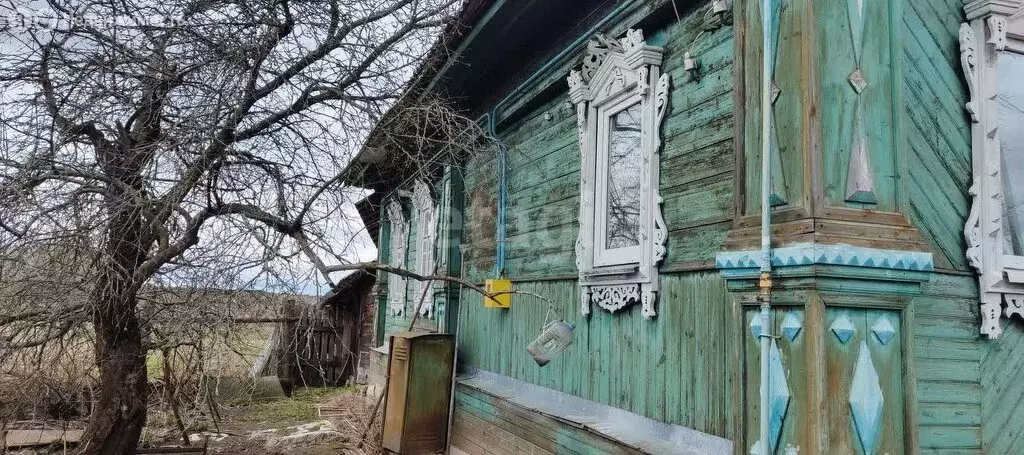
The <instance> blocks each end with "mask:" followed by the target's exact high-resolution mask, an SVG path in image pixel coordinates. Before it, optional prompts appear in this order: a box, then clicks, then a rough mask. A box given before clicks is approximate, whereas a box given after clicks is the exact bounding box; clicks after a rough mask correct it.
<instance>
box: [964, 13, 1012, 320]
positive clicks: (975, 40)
mask: <svg viewBox="0 0 1024 455" xmlns="http://www.w3.org/2000/svg"><path fill="white" fill-rule="evenodd" d="M1020 7H1021V4H1020V2H1010V1H1005V0H1000V1H987V2H986V1H974V2H971V3H970V4H968V5H967V8H966V10H967V14H968V18H970V19H971V22H970V23H965V24H962V25H961V26H960V34H959V41H960V61H961V64H962V67H963V71H964V78H965V79H966V81H967V87H968V90H969V95H970V100H969V101H968V103H967V104H966V106H965V107H966V110H967V113H968V114H969V116H970V119H971V123H972V125H971V130H972V142H971V148H972V155H973V159H972V162H973V166H972V167H973V176H972V185H971V188H970V191H969V194H970V196H971V198H972V203H971V210H970V213H969V215H968V217H967V223H966V225H965V226H964V239H965V240H966V242H967V260H968V263H969V264H970V265H971V266H972V267H974V268H975V269H976V270H977V272H978V285H979V292H980V296H979V297H980V305H981V319H982V320H981V330H980V331H981V333H982V334H983V335H986V336H988V337H990V338H996V337H998V336H999V335H1000V334H1001V333H1002V331H1003V330H1002V327H1001V324H1000V317H1001V315H1003V314H1005V316H1006V317H1007V318H1009V317H1011V316H1013V315H1014V314H1016V315H1018V316H1021V317H1022V318H1024V308H1021V306H1020V305H1019V302H1022V301H1024V256H1015V255H1012V254H1008V253H1007V252H1005V251H1004V241H1005V238H1006V236H1008V235H1010V233H1009V232H1005V231H1006V229H1005V227H1004V219H1003V217H1004V201H1003V200H1004V194H1003V191H1004V188H1003V169H1002V164H1001V163H1002V161H1001V159H1002V157H1001V154H1002V152H1001V148H1000V139H999V112H998V100H997V96H998V95H999V87H998V80H997V68H998V65H999V61H1000V55H1001V54H1003V53H1004V52H1009V50H1007V46H1008V38H1007V32H1008V29H1011V28H1012V27H1010V26H1008V25H1007V24H1008V22H1007V18H1008V16H1010V15H1011V14H1017V13H1019V12H1020ZM1011 32H1012V30H1011ZM1018 46H1019V47H1021V48H1024V41H1020V44H1019V45H1018ZM1004 304H1005V306H1006V307H1005V310H1004V309H1003V306H1004Z"/></svg>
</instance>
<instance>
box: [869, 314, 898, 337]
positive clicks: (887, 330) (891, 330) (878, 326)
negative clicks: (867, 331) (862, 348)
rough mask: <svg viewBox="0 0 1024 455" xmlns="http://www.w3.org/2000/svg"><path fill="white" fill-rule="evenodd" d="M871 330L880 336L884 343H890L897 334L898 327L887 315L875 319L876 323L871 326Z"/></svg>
mask: <svg viewBox="0 0 1024 455" xmlns="http://www.w3.org/2000/svg"><path fill="white" fill-rule="evenodd" d="M871 331H872V332H874V334H875V337H876V338H878V342H879V343H882V344H889V341H890V340H892V337H893V336H894V335H896V328H895V327H893V326H892V322H891V321H889V318H887V317H885V316H882V317H880V318H878V320H877V321H875V325H873V326H871Z"/></svg>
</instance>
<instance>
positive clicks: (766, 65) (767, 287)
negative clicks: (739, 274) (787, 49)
mask: <svg viewBox="0 0 1024 455" xmlns="http://www.w3.org/2000/svg"><path fill="white" fill-rule="evenodd" d="M772 2H773V0H763V1H762V2H761V29H762V31H763V33H762V35H763V36H762V43H761V45H762V47H761V56H762V58H761V60H762V62H761V279H760V280H759V288H760V290H759V293H758V297H757V299H758V300H759V301H760V302H761V314H760V316H761V334H760V340H759V341H760V342H761V396H760V398H761V407H760V408H759V410H760V411H761V416H760V424H761V425H760V427H761V428H760V429H761V453H762V454H763V455H769V454H770V453H771V441H769V440H768V421H769V420H770V418H771V412H770V410H769V409H768V393H769V391H768V389H769V387H770V385H771V376H770V372H769V371H768V356H769V349H770V343H771V338H772V329H771V324H770V322H769V319H770V314H771V313H770V310H771V302H772V241H771V205H770V200H769V198H770V195H771V189H772V184H771V178H772V173H771V164H772V160H771V150H770V145H769V142H768V137H769V134H771V124H770V119H769V115H770V114H771V111H770V110H771V84H772V81H771V80H770V78H769V75H770V74H771V63H772V60H773V59H774V56H773V55H772V48H771V30H772V27H774V26H775V24H772V23H771V20H772V15H771V10H772V8H771V3H772Z"/></svg>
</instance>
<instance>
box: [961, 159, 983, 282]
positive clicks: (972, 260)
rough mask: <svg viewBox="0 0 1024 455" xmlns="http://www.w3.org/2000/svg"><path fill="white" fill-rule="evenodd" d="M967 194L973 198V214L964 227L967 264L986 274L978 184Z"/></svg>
mask: <svg viewBox="0 0 1024 455" xmlns="http://www.w3.org/2000/svg"><path fill="white" fill-rule="evenodd" d="M976 181H977V179H976ZM967 192H968V194H970V196H971V212H970V214H968V215H967V224H966V225H964V240H966V241H967V263H968V264H970V265H971V267H974V268H975V269H977V270H978V272H979V273H984V270H982V262H981V224H980V220H979V218H978V211H979V210H980V209H981V207H979V204H978V184H977V183H975V184H973V185H971V189H970V190H968V191H967Z"/></svg>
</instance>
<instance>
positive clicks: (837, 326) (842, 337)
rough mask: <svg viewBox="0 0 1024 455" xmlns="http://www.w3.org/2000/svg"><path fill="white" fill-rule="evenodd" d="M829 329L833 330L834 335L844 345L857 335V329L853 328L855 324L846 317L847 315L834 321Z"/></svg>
mask: <svg viewBox="0 0 1024 455" xmlns="http://www.w3.org/2000/svg"><path fill="white" fill-rule="evenodd" d="M829 329H831V330H832V333H834V334H835V335H836V338H838V339H839V342H840V343H843V344H846V342H847V341H850V338H851V337H853V335H855V334H856V333H857V328H856V327H854V326H853V322H851V321H850V318H848V317H846V315H845V314H844V315H842V316H839V319H836V320H835V321H833V322H832V326H831V327H829Z"/></svg>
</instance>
